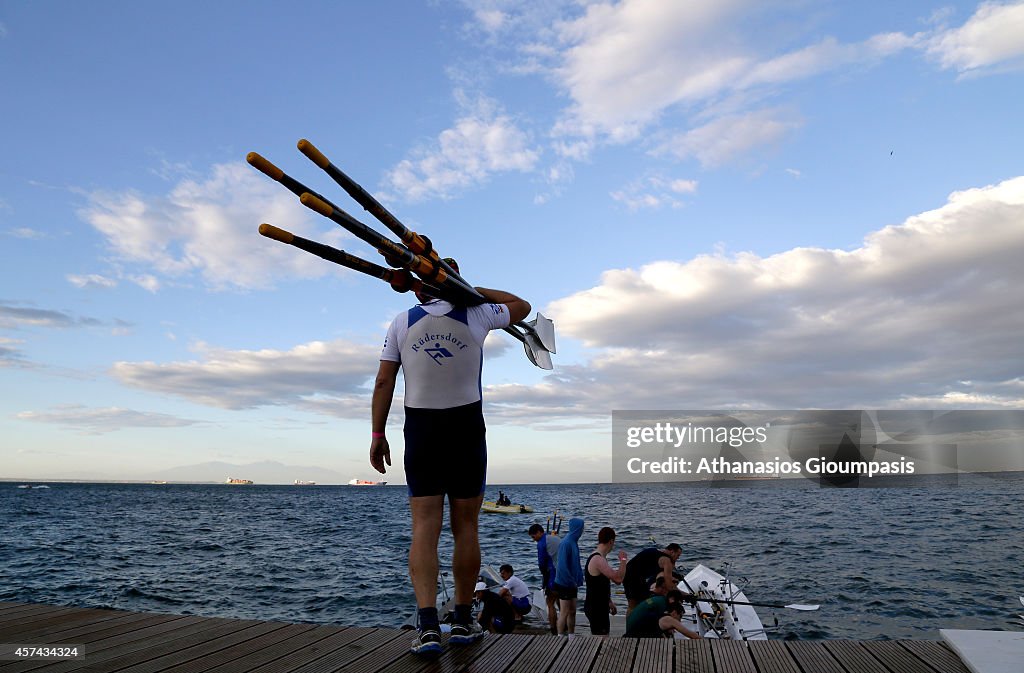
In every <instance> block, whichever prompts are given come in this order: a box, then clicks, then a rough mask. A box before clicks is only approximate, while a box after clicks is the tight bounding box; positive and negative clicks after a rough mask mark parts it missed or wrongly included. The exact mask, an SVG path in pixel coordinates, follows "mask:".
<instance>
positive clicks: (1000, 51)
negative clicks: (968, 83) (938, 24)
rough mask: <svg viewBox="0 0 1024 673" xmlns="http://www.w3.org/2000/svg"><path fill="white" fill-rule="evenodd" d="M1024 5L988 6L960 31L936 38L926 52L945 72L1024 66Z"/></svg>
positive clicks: (928, 45)
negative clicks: (950, 69)
mask: <svg viewBox="0 0 1024 673" xmlns="http://www.w3.org/2000/svg"><path fill="white" fill-rule="evenodd" d="M1022 36H1024V2H1015V3H1008V4H1003V3H995V2H985V3H982V4H981V5H979V6H978V10H977V11H976V12H975V13H974V15H973V16H972V17H971V18H970V19H968V21H967V22H966V23H965V24H964V25H963V26H960V27H959V28H954V29H948V30H944V31H941V32H939V33H938V34H936V35H934V36H933V37H932V38H931V39H930V40H928V43H927V52H928V54H929V55H931V56H932V57H934V58H936V59H938V61H939V62H940V63H941V64H942V66H943V67H945V68H952V69H955V70H958V71H960V72H968V71H976V70H980V69H985V68H989V67H991V66H994V65H997V64H1002V65H1005V66H1008V67H1013V68H1019V67H1021V66H1024V37H1022Z"/></svg>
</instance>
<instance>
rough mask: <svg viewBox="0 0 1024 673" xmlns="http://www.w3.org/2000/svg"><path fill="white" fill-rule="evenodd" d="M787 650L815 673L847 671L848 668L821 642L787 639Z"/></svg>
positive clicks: (801, 664)
mask: <svg viewBox="0 0 1024 673" xmlns="http://www.w3.org/2000/svg"><path fill="white" fill-rule="evenodd" d="M786 650H788V651H789V653H790V655H792V657H793V659H794V660H795V661H796V663H797V664H799V665H800V668H802V669H803V670H804V671H813V673H846V670H845V669H844V668H843V667H842V666H841V665H840V664H839V662H838V661H836V659H835V657H833V656H832V655H831V653H829V651H828V650H827V649H825V646H824V645H823V644H822V643H820V642H804V641H799V640H787V641H786Z"/></svg>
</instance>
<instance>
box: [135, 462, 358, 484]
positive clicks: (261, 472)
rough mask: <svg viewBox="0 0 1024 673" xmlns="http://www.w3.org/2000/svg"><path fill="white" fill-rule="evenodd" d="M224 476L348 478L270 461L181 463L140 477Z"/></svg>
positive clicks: (260, 480)
mask: <svg viewBox="0 0 1024 673" xmlns="http://www.w3.org/2000/svg"><path fill="white" fill-rule="evenodd" d="M228 477H233V478H235V479H251V480H252V481H254V482H256V483H257V484H291V483H292V482H294V481H295V480H296V479H299V480H302V481H315V482H316V483H317V484H347V483H348V480H349V479H350V478H351V477H348V476H346V475H343V474H341V473H340V472H335V471H334V470H328V469H326V468H322V467H315V466H314V467H310V466H297V465H285V464H284V463H278V462H276V461H272V460H266V461H262V462H259V463H249V464H247V465H237V464H235V463H225V462H221V461H211V462H209V463H200V464H199V465H184V466H182V467H173V468H171V469H169V470H163V471H160V472H154V473H153V474H147V475H144V477H143V478H144V479H146V480H149V479H154V480H160V481H213V482H223V481H224V480H225V479H227V478H228Z"/></svg>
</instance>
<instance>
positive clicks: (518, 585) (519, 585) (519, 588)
mask: <svg viewBox="0 0 1024 673" xmlns="http://www.w3.org/2000/svg"><path fill="white" fill-rule="evenodd" d="M504 586H505V588H506V589H508V591H509V593H510V594H512V598H527V597H529V595H530V590H529V589H528V588H527V586H526V582H524V581H523V580H521V579H519V578H518V577H516V576H515V575H513V576H512V577H509V578H508V581H506V582H505V585H504Z"/></svg>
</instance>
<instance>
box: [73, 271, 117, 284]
mask: <svg viewBox="0 0 1024 673" xmlns="http://www.w3.org/2000/svg"><path fill="white" fill-rule="evenodd" d="M65 278H67V280H68V282H69V283H71V284H72V285H74V286H75V287H79V288H86V287H102V288H111V287H117V281H116V280H114V279H113V278H107V277H106V276H101V275H99V274H97V273H88V274H85V275H80V274H74V273H69V274H68V275H67V276H65Z"/></svg>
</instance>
